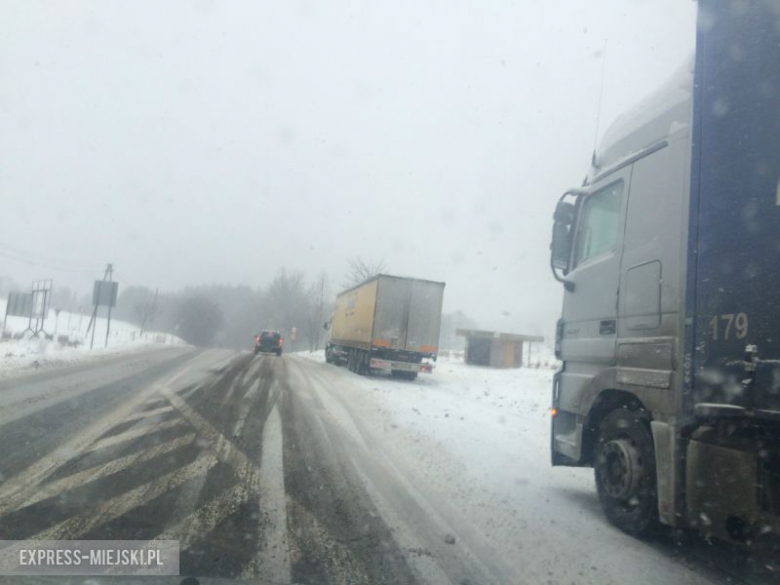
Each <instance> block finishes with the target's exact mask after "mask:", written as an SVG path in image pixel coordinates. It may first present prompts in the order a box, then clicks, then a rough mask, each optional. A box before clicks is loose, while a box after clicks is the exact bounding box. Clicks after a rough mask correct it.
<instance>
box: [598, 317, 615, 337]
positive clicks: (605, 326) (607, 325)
mask: <svg viewBox="0 0 780 585" xmlns="http://www.w3.org/2000/svg"><path fill="white" fill-rule="evenodd" d="M616 328H617V322H616V321H615V319H609V320H607V321H601V322H600V323H599V334H601V335H612V334H613V333H615V330H616Z"/></svg>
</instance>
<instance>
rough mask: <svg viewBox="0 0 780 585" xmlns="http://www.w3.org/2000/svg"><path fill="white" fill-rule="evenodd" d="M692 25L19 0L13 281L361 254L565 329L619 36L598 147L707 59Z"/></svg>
mask: <svg viewBox="0 0 780 585" xmlns="http://www.w3.org/2000/svg"><path fill="white" fill-rule="evenodd" d="M695 11H696V4H695V3H694V2H692V1H691V0H632V1H630V2H629V1H627V0H609V1H608V0H570V1H564V0H560V1H554V0H549V1H544V2H543V1H540V0H526V1H520V0H516V1H514V2H510V1H498V0H472V1H465V0H461V1H457V2H453V1H449V0H448V1H444V0H440V1H424V0H408V1H407V0H388V1H383V2H379V1H371V2H365V1H363V2H358V1H353V2H346V1H342V0H327V1H291V0H285V1H284V2H279V1H273V2H272V1H263V2H261V1H251V2H237V1H232V0H231V1H227V0H225V1H221V2H216V1H214V2H209V1H201V2H193V1H191V0H187V1H181V2H179V1H171V0H168V1H160V0H154V1H148V2H146V1H133V2H127V1H124V0H122V1H109V0H95V1H94V2H77V1H56V2H55V1H52V2H34V1H31V0H22V1H19V2H9V1H8V0H0V201H1V202H2V205H1V206H0V254H2V255H0V275H7V276H11V277H13V278H14V279H15V280H17V281H20V282H26V281H27V280H29V279H31V278H34V277H53V278H54V279H55V286H56V284H57V283H62V284H68V285H70V286H74V287H79V288H81V289H83V290H84V291H85V292H86V291H87V290H89V288H90V282H91V280H92V279H94V278H95V277H100V276H102V272H101V270H100V267H101V266H102V265H104V264H105V263H106V262H113V263H114V264H115V265H116V268H117V277H118V278H117V279H118V280H119V281H120V282H121V283H122V286H126V285H128V284H143V285H147V286H150V287H152V288H154V287H160V288H161V289H175V288H179V287H182V286H184V285H187V284H204V283H213V282H222V283H231V284H239V283H243V284H249V285H252V286H258V285H262V284H264V283H266V282H267V281H268V280H269V279H271V278H272V277H273V275H274V274H275V273H276V272H277V271H278V270H279V269H280V268H281V267H287V268H288V269H296V270H302V271H304V272H305V273H306V274H307V275H309V276H311V277H314V276H316V274H317V273H319V272H320V271H322V270H324V271H325V272H326V273H327V274H328V275H329V276H330V278H331V281H332V282H334V283H338V282H340V281H341V280H342V277H343V274H344V272H345V270H346V265H347V259H348V258H350V257H352V256H356V255H360V256H362V257H363V258H365V259H372V260H373V259H380V258H381V259H384V260H385V262H386V264H387V266H388V271H389V272H390V273H394V274H402V275H410V276H417V277H422V278H429V279H434V280H443V281H446V282H447V288H446V292H445V310H454V309H461V310H463V311H464V312H465V313H466V314H468V315H469V316H471V317H473V318H474V319H476V320H477V321H478V322H479V323H480V324H481V325H482V326H484V327H491V328H502V329H504V330H510V331H517V332H533V331H540V330H541V331H544V332H545V333H549V331H551V325H552V324H553V323H554V321H555V319H556V318H557V316H558V314H559V312H560V299H561V291H560V285H559V284H558V283H556V282H555V281H554V280H553V279H552V278H551V277H550V275H549V269H548V254H549V252H548V246H549V239H550V238H549V235H550V229H551V225H550V222H551V214H552V211H553V207H554V205H555V202H556V200H557V198H558V196H559V194H560V193H561V192H562V191H563V190H564V189H566V188H567V187H571V186H578V185H579V184H580V183H581V182H582V178H583V177H584V175H585V173H586V171H587V168H588V165H589V163H590V157H591V153H592V151H593V146H594V139H595V135H596V119H597V111H598V102H599V88H600V85H601V73H602V64H603V63H604V54H603V53H604V48H605V46H606V65H605V69H604V70H605V76H604V93H603V103H602V105H601V123H600V132H599V134H603V133H604V131H605V130H606V129H607V127H608V126H609V124H610V123H611V122H612V120H614V118H615V117H616V116H617V115H618V114H619V113H620V112H621V111H622V110H624V109H625V108H627V107H630V106H631V105H632V104H633V103H634V102H636V101H638V100H639V99H640V98H641V97H642V96H643V95H645V94H646V93H648V92H649V91H651V90H652V89H653V88H654V87H655V86H656V85H657V84H659V83H660V82H662V81H663V80H664V79H665V78H666V77H667V76H668V75H669V74H670V73H671V72H673V71H674V70H675V68H676V67H677V65H678V64H679V63H681V62H682V61H683V60H684V59H685V58H686V56H687V55H689V54H690V53H691V52H692V51H693V47H694V29H695ZM22 255H24V257H25V258H26V259H28V260H34V261H36V262H38V263H39V264H48V265H49V266H42V265H37V266H36V265H33V264H30V263H23V262H20V261H19V260H17V259H14V258H19V257H20V256H22ZM51 266H60V267H67V268H79V269H81V268H88V269H90V268H91V269H95V268H97V272H94V271H93V272H83V271H82V272H74V271H62V270H59V269H56V270H55V269H54V268H52V267H51Z"/></svg>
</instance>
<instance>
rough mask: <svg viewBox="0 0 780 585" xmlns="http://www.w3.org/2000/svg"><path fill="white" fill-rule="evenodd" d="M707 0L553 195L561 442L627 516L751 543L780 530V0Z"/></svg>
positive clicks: (608, 506) (555, 452) (641, 526)
mask: <svg viewBox="0 0 780 585" xmlns="http://www.w3.org/2000/svg"><path fill="white" fill-rule="evenodd" d="M698 10H699V22H698V33H697V34H698V36H697V46H696V55H695V60H692V62H691V63H690V65H688V66H686V67H684V68H683V69H682V70H681V71H680V72H679V73H678V74H677V75H676V76H674V77H673V78H672V79H671V80H670V82H669V83H668V84H667V85H666V86H664V87H662V88H660V89H659V91H658V93H657V94H656V95H654V96H652V97H651V98H649V99H648V100H647V101H645V102H644V103H642V104H641V105H640V106H639V107H637V108H636V109H635V110H633V111H631V112H629V113H627V114H626V115H624V116H623V117H622V118H619V119H618V121H617V122H616V123H615V124H614V125H613V127H612V128H611V129H610V130H609V131H608V132H607V134H606V136H605V137H604V139H603V141H602V143H601V145H600V147H599V149H598V150H597V151H596V152H595V154H594V156H593V163H592V166H591V168H590V171H589V173H588V176H587V179H586V181H585V183H584V185H582V186H581V187H579V188H576V189H571V190H569V191H567V192H566V193H564V195H563V196H562V197H561V199H560V201H559V203H558V206H557V208H556V210H555V214H554V228H553V240H552V258H551V264H552V269H553V272H554V274H555V277H556V278H557V279H558V280H559V281H561V284H562V285H563V312H562V316H561V319H560V320H559V322H558V326H557V335H556V354H557V357H558V358H559V359H560V360H561V362H562V367H561V369H560V371H558V372H557V373H556V375H555V378H554V382H553V391H552V409H551V412H552V415H553V417H552V432H551V445H550V446H551V454H552V464H553V465H569V466H592V467H593V468H594V470H595V479H596V488H597V492H598V497H599V500H600V501H601V504H602V506H603V508H604V510H605V512H606V515H607V517H608V518H609V519H610V520H611V521H612V522H613V523H614V524H616V525H617V526H619V527H620V528H622V529H623V530H625V531H627V532H629V533H632V534H643V533H647V532H649V531H651V530H652V529H653V528H654V526H655V525H656V524H658V523H662V524H666V525H668V526H671V527H675V528H694V529H697V530H699V531H701V532H703V533H705V534H706V535H709V536H713V537H716V538H718V539H720V540H724V541H728V542H731V543H736V544H739V545H748V546H750V545H754V544H756V543H757V541H760V540H763V539H767V540H769V541H770V542H772V541H776V539H777V537H778V534H779V533H780V301H778V290H779V289H780V2H778V1H776V0H771V1H770V0H751V1H750V2H730V1H726V0H699V3H698Z"/></svg>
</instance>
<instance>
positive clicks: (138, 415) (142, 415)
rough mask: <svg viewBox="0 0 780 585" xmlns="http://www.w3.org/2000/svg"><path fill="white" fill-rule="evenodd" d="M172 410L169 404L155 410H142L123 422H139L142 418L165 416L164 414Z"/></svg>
mask: <svg viewBox="0 0 780 585" xmlns="http://www.w3.org/2000/svg"><path fill="white" fill-rule="evenodd" d="M172 410H173V406H171V405H170V404H168V405H166V406H161V407H160V408H155V409H154V410H143V411H141V412H137V413H135V414H133V415H130V416H128V417H127V418H126V419H125V420H124V421H123V422H130V421H131V420H141V419H142V418H150V417H153V416H159V415H161V414H165V413H166V412H171V411H172Z"/></svg>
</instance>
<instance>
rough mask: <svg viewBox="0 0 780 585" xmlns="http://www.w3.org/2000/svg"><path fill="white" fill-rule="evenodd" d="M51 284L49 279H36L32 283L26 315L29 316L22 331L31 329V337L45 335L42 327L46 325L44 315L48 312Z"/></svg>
mask: <svg viewBox="0 0 780 585" xmlns="http://www.w3.org/2000/svg"><path fill="white" fill-rule="evenodd" d="M52 286H53V285H52V280H51V279H46V280H36V281H35V282H33V283H32V292H31V293H30V298H31V301H30V302H31V306H30V312H29V313H28V315H26V316H29V321H28V323H27V329H25V330H24V333H26V332H27V331H31V332H32V336H33V337H38V335H40V334H41V333H43V334H44V335H46V331H44V329H43V328H44V326H45V325H46V316H47V315H48V314H49V302H50V301H51V290H52ZM33 321H35V325H33Z"/></svg>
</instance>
